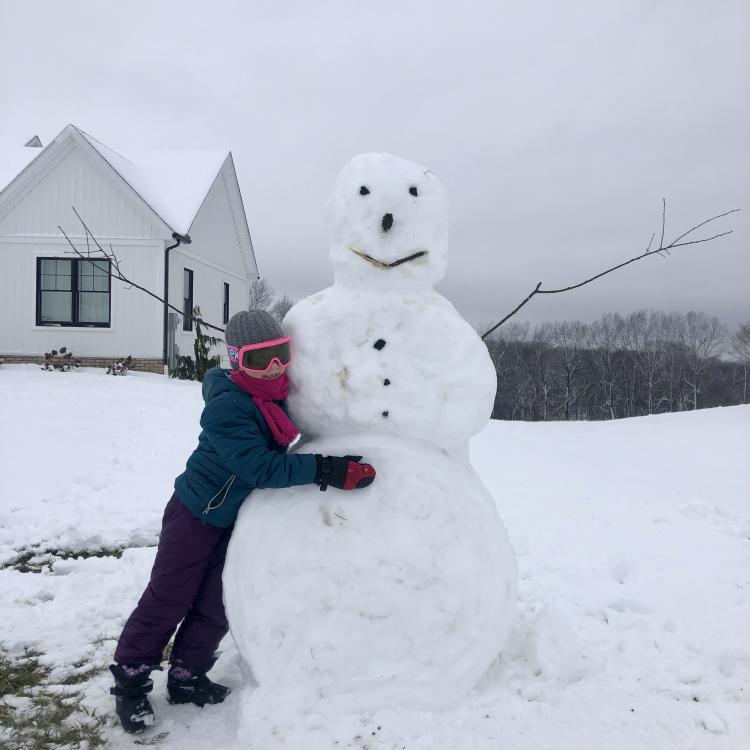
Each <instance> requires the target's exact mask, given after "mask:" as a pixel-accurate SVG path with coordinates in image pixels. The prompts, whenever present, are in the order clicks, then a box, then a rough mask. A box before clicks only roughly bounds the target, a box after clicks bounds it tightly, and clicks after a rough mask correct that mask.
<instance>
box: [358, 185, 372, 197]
mask: <svg viewBox="0 0 750 750" xmlns="http://www.w3.org/2000/svg"><path fill="white" fill-rule="evenodd" d="M359 194H360V195H369V194H370V191H369V190H368V188H366V187H365V186H364V185H362V187H361V188H360V189H359Z"/></svg>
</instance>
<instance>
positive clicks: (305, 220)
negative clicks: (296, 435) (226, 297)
mask: <svg viewBox="0 0 750 750" xmlns="http://www.w3.org/2000/svg"><path fill="white" fill-rule="evenodd" d="M748 50H750V2H748V1H747V0H714V1H712V2H709V1H708V0H704V1H702V2H697V1H691V0H666V1H659V2H657V1H656V0H653V1H651V2H648V1H644V0H632V1H629V2H624V1H610V2H600V1H599V0H597V1H595V2H594V1H592V2H584V1H578V0H568V2H553V1H552V0H550V1H548V2H533V3H532V2H530V3H521V2H489V1H488V0H485V1H482V2H470V0H463V2H459V1H458V0H454V1H453V2H442V1H441V0H433V1H432V2H428V1H427V0H418V1H414V2H409V1H408V0H399V1H395V2H394V1H392V0H378V2H370V3H364V2H354V1H353V0H339V1H336V2H333V1H323V0H315V2H285V1H284V0H275V1H268V2H221V1H219V0H213V1H212V2H211V3H208V2H201V3H197V2H187V1H186V0H181V1H180V2H163V1H162V2H155V1H154V0H148V2H142V1H138V2H135V1H134V0H128V2H122V1H120V2H105V1H102V0H98V1H94V0H91V1H89V2H80V1H78V0H65V1H64V2H54V1H53V0H48V1H47V2H39V1H38V0H19V1H18V2H16V1H15V0H0V139H2V140H4V141H10V142H11V143H23V142H25V140H26V139H28V138H29V137H30V136H31V135H33V134H35V133H39V135H40V136H41V137H42V140H43V141H44V142H45V143H47V142H48V141H49V140H50V139H51V138H52V137H53V136H54V135H56V134H57V133H58V132H59V131H60V130H61V129H62V128H63V127H64V126H65V125H66V124H67V123H69V122H72V123H74V124H76V125H78V126H80V127H81V128H82V129H83V130H86V131H87V132H89V133H91V134H92V135H94V136H95V137H97V138H98V139H99V140H101V141H103V142H104V143H106V144H107V145H109V146H111V147H113V148H115V149H118V150H120V151H122V152H124V153H125V154H126V155H127V146H128V145H133V146H137V147H141V148H146V147H148V148H151V147H160V146H166V145H169V146H172V147H186V148H190V147H197V148H209V147H216V146H219V147H223V146H226V147H228V148H231V150H232V153H233V154H234V157H235V162H236V165H237V169H238V173H239V179H240V186H241V188H242V192H243V197H244V200H245V206H246V209H247V214H248V220H249V223H250V230H251V232H252V235H253V241H254V244H255V251H256V256H257V260H258V265H259V268H260V272H261V275H262V276H264V277H266V278H267V279H268V280H269V281H270V282H271V283H272V284H273V286H274V287H275V288H276V289H277V290H278V291H279V292H286V293H287V294H289V295H290V296H292V297H293V298H295V299H299V298H301V297H303V296H306V295H307V294H310V293H312V292H314V291H317V290H318V289H321V288H323V287H324V286H327V285H328V284H329V283H330V282H331V280H332V271H331V267H330V264H329V261H328V247H327V238H326V235H325V229H324V226H323V210H322V208H323V204H324V203H325V200H326V198H327V196H328V193H329V191H330V188H331V186H332V184H333V180H334V178H335V176H336V173H337V172H338V170H339V169H340V168H341V167H342V166H343V165H344V164H345V163H346V162H347V161H348V160H349V159H350V158H351V157H352V156H354V155H355V154H357V153H361V152H365V151H389V152H391V153H394V154H397V155H399V156H402V157H404V158H407V159H411V160H413V161H416V162H419V163H422V164H425V165H426V166H428V167H429V168H430V169H431V170H432V171H433V172H435V173H436V174H437V175H438V176H439V177H440V178H441V179H442V181H443V182H444V184H445V186H446V188H447V191H448V196H449V199H450V203H451V209H450V210H451V217H450V218H451V251H450V255H449V259H450V260H449V266H448V274H447V276H446V279H445V281H444V282H442V283H441V285H440V287H439V288H440V290H441V291H442V293H443V294H445V295H446V296H447V297H449V298H450V299H451V300H452V301H453V303H454V304H455V305H456V306H457V307H458V309H459V310H460V311H461V312H462V313H463V314H464V316H465V317H466V318H468V319H469V320H470V321H471V322H472V323H473V324H475V325H481V324H482V323H487V324H489V323H490V322H492V321H493V320H494V319H498V318H500V317H502V316H503V315H504V314H505V313H507V312H509V311H510V310H511V309H513V308H514V307H515V306H516V304H517V303H518V302H520V300H521V299H523V298H524V297H525V296H526V294H527V293H528V292H529V291H530V290H531V289H532V288H533V287H534V285H535V284H536V282H538V281H543V282H544V284H545V286H548V287H555V286H567V285H569V284H570V283H573V282H576V281H579V280H581V279H583V278H586V277H587V276H590V275H593V274H594V273H596V272H598V271H600V270H603V269H604V268H607V267H609V266H610V265H614V264H616V263H617V262H620V261H622V260H625V259H627V258H629V257H632V256H633V255H636V254H638V253H639V252H641V251H642V250H644V249H645V247H646V245H647V244H648V241H649V238H650V237H651V234H652V232H654V231H657V230H660V222H661V199H662V197H666V199H667V212H668V213H667V236H668V238H672V237H673V236H676V235H677V234H680V233H682V231H684V230H686V229H688V228H689V227H690V226H692V225H694V224H697V223H698V222H700V221H702V220H703V219H706V218H708V217H710V216H712V215H714V214H718V213H721V212H723V211H726V210H728V209H732V208H742V209H743V211H742V212H741V213H740V214H734V215H733V216H731V217H729V218H728V219H725V220H722V221H721V222H719V223H717V224H716V225H715V226H714V227H712V228H709V234H713V233H716V232H717V231H723V230H726V229H733V230H734V234H733V235H731V236H730V237H724V238H721V239H719V240H717V241H715V242H712V243H710V244H706V245H693V246H690V247H684V248H680V249H679V250H676V251H675V252H674V253H673V254H672V256H671V257H670V258H668V259H661V258H658V257H655V258H649V259H646V260H644V261H641V262H639V263H636V264H633V265H631V266H630V267H628V268H627V269H624V270H622V271H618V272H616V273H615V274H612V275H610V276H608V277H607V278H605V279H602V280H601V281H598V282H596V283H594V284H592V285H590V286H588V287H585V288H583V289H581V290H578V291H574V292H569V293H566V294H564V295H551V296H549V297H544V298H539V297H537V298H535V299H534V300H532V302H531V303H530V304H529V305H528V306H527V307H526V308H524V311H523V313H522V315H521V317H520V319H527V320H531V321H533V322H536V321H541V320H553V319H558V320H562V319H573V318H580V319H583V320H592V319H595V318H597V317H599V316H600V315H601V314H602V313H604V312H614V311H619V312H629V311H631V310H636V309H639V308H656V309H665V310H683V311H687V310H689V309H702V310H704V311H705V312H707V313H711V314H715V315H718V316H719V317H720V318H721V319H722V320H724V321H725V322H727V323H729V324H730V325H732V326H734V325H736V324H737V323H738V322H740V321H742V320H746V319H748V318H750V281H749V279H750V52H748ZM703 236H706V235H703ZM657 239H658V233H657Z"/></svg>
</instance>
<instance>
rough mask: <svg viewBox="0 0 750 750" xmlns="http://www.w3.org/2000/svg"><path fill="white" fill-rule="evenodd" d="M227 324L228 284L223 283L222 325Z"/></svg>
mask: <svg viewBox="0 0 750 750" xmlns="http://www.w3.org/2000/svg"><path fill="white" fill-rule="evenodd" d="M228 322H229V284H227V283H226V282H224V325H226V324H227V323H228Z"/></svg>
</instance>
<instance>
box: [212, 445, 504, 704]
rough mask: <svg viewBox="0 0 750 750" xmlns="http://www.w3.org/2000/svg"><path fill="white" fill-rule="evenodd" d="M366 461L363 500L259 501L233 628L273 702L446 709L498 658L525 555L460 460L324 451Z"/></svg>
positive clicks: (284, 495)
mask: <svg viewBox="0 0 750 750" xmlns="http://www.w3.org/2000/svg"><path fill="white" fill-rule="evenodd" d="M305 451H307V452H311V453H323V454H333V455H341V454H342V453H346V452H348V453H351V452H356V453H361V454H362V455H364V457H365V460H366V461H370V462H371V463H373V464H374V465H375V467H376V469H377V471H378V476H377V479H376V481H375V483H374V484H373V485H371V486H370V487H368V488H366V489H364V490H359V491H356V492H347V493H345V492H341V491H337V490H335V489H329V490H328V491H327V492H326V493H322V492H320V491H319V490H318V488H317V487H315V486H306V487H294V488H289V489H283V490H268V491H256V492H254V493H253V494H252V496H251V497H250V498H249V499H248V501H246V502H245V504H244V506H243V508H242V510H241V512H240V515H239V518H238V520H237V524H236V526H235V529H234V533H233V535H232V540H231V543H230V547H229V552H228V554H227V561H226V566H225V571H224V591H225V601H226V606H227V614H228V617H229V623H230V627H231V631H232V635H233V636H234V639H235V641H236V642H237V646H238V648H239V651H240V653H241V654H242V656H243V658H244V659H245V660H246V661H247V662H248V663H249V665H250V666H251V668H252V671H253V674H254V676H255V678H256V679H257V681H258V683H259V685H260V687H261V689H262V690H263V691H264V692H268V693H270V694H275V695H277V696H278V697H280V696H281V695H283V696H284V697H285V700H287V701H288V702H290V703H295V704H298V705H313V704H320V705H328V706H329V707H335V708H337V709H343V710H347V709H363V708H373V707H379V706H384V705H405V706H411V707H415V708H422V709H428V710H432V709H436V708H440V707H443V706H448V705H451V703H453V702H454V701H456V700H457V699H459V698H460V697H461V696H463V695H465V694H466V693H467V692H468V691H469V690H470V689H471V688H472V687H473V686H474V685H475V684H476V682H477V681H478V680H479V678H480V677H481V676H482V674H483V673H484V672H485V671H486V670H487V668H488V667H489V666H490V664H491V663H492V661H493V660H494V659H495V658H496V657H497V655H498V653H499V652H500V650H501V648H502V646H503V645H504V643H505V640H506V638H507V635H508V633H509V630H510V627H511V624H512V619H513V614H514V611H515V600H516V566H515V558H514V555H513V551H512V549H511V546H510V543H509V541H508V537H507V534H506V532H505V529H504V527H503V525H502V522H501V521H500V518H499V516H498V514H497V511H496V509H495V506H494V503H493V501H492V498H491V497H490V496H489V494H488V493H487V491H486V490H485V489H484V487H483V486H482V484H481V482H480V481H479V478H478V477H477V475H476V473H475V472H474V471H473V469H472V468H471V466H470V465H469V464H468V462H467V461H466V460H465V459H464V458H463V457H462V456H458V457H452V456H448V455H447V454H446V453H445V452H444V451H441V450H438V449H435V448H433V447H430V446H428V445H427V444H415V443H414V441H401V440H399V439H397V438H384V437H383V436H365V435H359V436H354V437H352V438H349V439H347V441H346V444H343V442H342V439H341V438H339V439H336V440H332V439H330V440H326V441H314V442H312V443H309V444H307V445H306V446H305Z"/></svg>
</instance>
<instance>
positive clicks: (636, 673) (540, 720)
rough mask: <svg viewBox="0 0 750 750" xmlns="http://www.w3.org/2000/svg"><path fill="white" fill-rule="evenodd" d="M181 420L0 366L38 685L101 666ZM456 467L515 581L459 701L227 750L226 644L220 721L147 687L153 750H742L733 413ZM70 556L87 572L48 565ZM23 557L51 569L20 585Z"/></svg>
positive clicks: (177, 467) (529, 431)
mask: <svg viewBox="0 0 750 750" xmlns="http://www.w3.org/2000/svg"><path fill="white" fill-rule="evenodd" d="M201 406H202V401H201V397H200V388H199V386H198V384H195V383H184V382H177V381H168V380H166V379H165V378H163V377H159V376H155V375H146V374H140V373H130V374H129V375H128V376H127V377H125V378H113V377H111V376H106V375H104V373H103V371H101V370H87V369H83V370H79V371H73V372H70V373H58V372H42V371H41V370H40V369H39V368H38V367H35V366H31V365H28V366H27V365H13V366H9V365H3V366H2V367H0V456H1V457H2V458H1V459H0V463H1V465H2V474H1V475H0V476H1V477H2V482H1V484H0V486H1V487H2V489H1V490H0V514H1V515H0V602H2V618H0V648H1V649H2V650H3V651H5V652H6V653H9V654H10V655H18V654H20V653H22V652H23V649H24V647H28V646H33V647H35V648H37V649H38V650H40V651H42V652H44V654H45V656H44V657H43V661H45V663H47V664H49V665H50V666H52V667H54V669H53V672H52V674H51V676H50V680H51V681H52V682H54V681H55V680H62V679H63V678H64V677H65V676H66V675H67V674H69V673H70V672H71V671H74V669H75V668H74V667H72V665H73V664H81V663H82V662H87V663H94V664H100V665H104V664H107V663H108V662H109V660H110V658H111V654H112V651H113V649H114V640H112V638H113V637H116V636H117V634H118V633H119V630H120V628H121V626H122V624H123V622H124V620H125V618H126V617H127V615H128V614H129V613H130V610H131V609H132V607H133V605H134V604H135V601H136V600H137V598H138V596H139V595H140V593H141V590H142V588H143V586H144V585H145V583H146V580H147V576H148V571H149V568H150V565H151V562H152V560H153V555H154V551H155V550H154V546H153V545H154V544H155V542H156V539H157V534H158V528H159V523H160V519H161V513H162V510H163V506H164V504H165V502H166V500H167V499H168V497H169V495H170V493H171V490H172V480H173V478H174V476H175V475H176V474H177V473H179V472H180V471H181V470H182V468H183V465H184V462H185V459H186V458H187V456H188V455H189V452H190V451H191V450H192V448H193V446H194V444H195V441H196V437H197V431H198V416H199V414H200V409H201ZM471 447H472V460H473V462H474V464H475V466H476V468H477V469H478V471H479V473H480V475H481V477H482V479H483V481H484V483H485V484H486V485H487V487H488V488H489V489H490V491H491V492H492V493H493V495H494V496H495V498H496V500H497V505H498V509H499V511H500V514H501V516H502V518H503V520H504V522H505V525H506V526H507V528H508V532H509V534H510V537H511V540H512V542H513V545H514V547H515V549H516V554H517V557H518V563H519V572H520V602H519V616H518V620H517V624H516V626H515V629H514V632H513V635H512V637H511V643H510V646H509V649H508V651H507V653H506V654H505V655H504V657H503V659H502V660H499V661H497V662H496V664H495V665H494V666H493V667H492V669H491V670H490V672H489V673H488V674H487V675H486V677H485V678H484V679H483V681H482V682H481V684H480V685H479V686H478V687H477V689H476V690H475V691H473V692H472V693H471V694H470V695H469V696H467V698H466V699H464V700H463V701H462V702H461V704H460V705H458V706H456V707H455V708H454V709H452V710H451V711H446V712H442V713H440V714H417V713H414V712H406V711H396V710H389V711H387V712H382V713H379V714H373V715H371V716H357V717H350V716H306V717H289V720H288V721H287V722H285V723H284V724H283V725H276V726H271V725H264V724H263V722H259V723H258V724H257V726H255V727H254V734H253V736H251V737H245V738H244V739H243V741H242V742H239V741H238V740H237V739H236V733H237V726H238V722H239V716H240V714H241V711H240V702H241V700H242V689H241V688H240V685H241V683H242V678H241V673H240V666H239V658H238V655H237V651H236V649H235V648H234V645H233V643H232V641H231V638H227V639H226V640H225V642H224V644H223V650H224V653H223V656H222V658H221V659H220V661H219V663H218V664H217V667H216V669H215V671H214V673H213V674H214V676H215V677H216V678H217V679H219V680H220V681H224V682H226V683H228V684H230V685H232V686H234V687H235V692H234V694H233V695H232V696H231V697H230V699H229V700H228V701H227V702H226V703H224V704H223V705H221V706H212V707H207V708H206V709H203V710H202V711H201V710H200V709H196V708H193V707H184V706H179V707H172V706H169V705H168V704H167V703H166V700H165V698H164V694H163V683H164V675H163V674H161V673H157V674H156V676H155V681H156V690H155V692H154V704H155V709H156V711H157V713H158V717H159V724H158V727H157V728H156V729H154V730H153V734H156V733H157V732H168V735H167V736H166V737H165V738H164V739H163V740H162V741H161V742H160V745H161V747H163V748H187V749H189V750H190V749H193V748H194V749H196V750H197V749H198V748H207V747H213V748H234V747H243V748H253V750H272V748H276V747H286V748H290V749H293V750H300V749H301V748H305V750H329V748H361V749H364V748H369V749H370V750H402V748H407V749H408V750H415V749H417V748H424V749H425V750H426V749H428V748H429V749H430V750H448V749H449V748H450V750H455V749H461V750H532V749H533V750H543V749H544V748H549V749H550V750H552V749H554V750H568V749H570V750H574V749H575V750H581V749H582V748H583V749H588V748H608V750H620V749H623V750H624V749H625V748H627V749H628V750H635V749H636V748H637V749H641V748H648V749H649V750H662V749H667V748H670V749H671V748H674V749H675V750H699V749H701V748H706V749H710V750H730V749H731V750H742V749H744V748H748V747H750V471H748V465H749V463H750V462H749V461H748V457H749V456H750V407H732V408H725V409H714V410H708V411H701V412H697V413H690V414H675V415H666V416H660V417H649V418H640V419H632V420H626V421H619V422H608V423H571V424H564V423H552V424H528V423H501V422H493V423H491V424H490V425H489V426H488V427H487V428H486V429H485V430H484V432H483V433H482V434H481V435H479V436H478V437H477V438H475V439H474V440H473V442H472V446H471ZM122 548H124V552H123V553H122V556H121V557H117V556H115V555H114V554H106V552H107V551H113V550H120V549H122ZM84 550H89V551H102V550H103V551H104V552H105V554H104V556H102V557H85V558H83V557H79V558H75V557H70V555H68V554H65V553H70V552H80V551H84ZM30 551H36V552H37V553H38V554H39V555H43V554H44V553H49V552H54V553H57V554H56V555H55V556H53V557H52V558H51V559H50V564H49V565H47V566H45V565H41V566H40V565H34V563H40V562H42V561H43V558H42V557H40V558H38V559H36V560H35V559H32V560H30V561H29V562H30V563H31V564H32V567H34V568H39V567H41V572H22V570H23V569H24V568H25V566H21V565H17V564H16V565H14V563H17V562H18V561H19V559H21V556H23V559H24V560H26V559H27V558H28V553H29V552H30ZM81 669H83V667H81ZM108 687H109V676H108V674H107V673H102V674H99V675H98V676H96V677H93V678H92V679H90V680H89V681H88V682H86V683H84V691H85V693H84V696H85V703H86V704H87V705H88V706H89V707H91V708H95V709H96V710H97V711H98V712H107V711H110V701H111V700H112V699H111V698H110V697H109V696H108V694H107V689H108ZM105 731H106V735H107V738H108V746H109V747H112V748H121V747H122V748H124V747H133V738H131V737H127V736H124V735H123V734H122V733H121V732H120V731H119V729H117V728H116V727H115V726H114V722H113V721H112V725H111V726H110V727H108V728H107V729H106V730H105Z"/></svg>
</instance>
